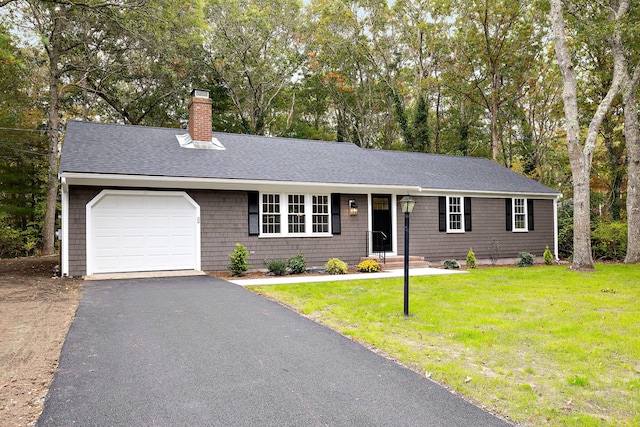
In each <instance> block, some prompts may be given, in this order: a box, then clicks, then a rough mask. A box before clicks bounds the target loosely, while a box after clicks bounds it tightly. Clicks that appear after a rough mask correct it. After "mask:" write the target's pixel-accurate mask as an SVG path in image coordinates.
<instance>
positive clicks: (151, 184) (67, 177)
mask: <svg viewBox="0 0 640 427" xmlns="http://www.w3.org/2000/svg"><path fill="white" fill-rule="evenodd" d="M60 178H62V179H63V180H64V182H65V183H66V184H67V185H86V186H94V187H95V186H117V187H124V186H126V187H145V188H182V189H216V190H261V191H299V190H300V189H301V188H304V189H305V191H318V192H326V191H327V187H329V188H331V191H334V192H343V193H347V192H353V193H385V192H387V193H393V194H405V193H410V194H413V195H424V196H444V195H456V194H460V195H468V196H476V197H505V196H507V197H519V196H520V197H521V196H527V197H536V198H546V199H557V198H559V197H560V196H561V193H542V192H522V191H478V190H464V189H437V188H422V187H420V186H416V185H381V184H371V183H341V182H299V181H271V180H255V179H253V180H252V179H227V178H195V177H172V176H148V175H121V174H102V173H82V172H62V173H60Z"/></svg>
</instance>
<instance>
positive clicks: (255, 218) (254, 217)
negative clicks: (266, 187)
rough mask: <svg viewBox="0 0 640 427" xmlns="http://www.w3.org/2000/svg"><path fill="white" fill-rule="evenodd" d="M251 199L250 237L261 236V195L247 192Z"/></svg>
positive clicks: (255, 192)
mask: <svg viewBox="0 0 640 427" xmlns="http://www.w3.org/2000/svg"><path fill="white" fill-rule="evenodd" d="M247 196H248V199H249V236H258V235H259V234H260V205H259V203H260V195H259V194H258V192H257V191H249V192H247Z"/></svg>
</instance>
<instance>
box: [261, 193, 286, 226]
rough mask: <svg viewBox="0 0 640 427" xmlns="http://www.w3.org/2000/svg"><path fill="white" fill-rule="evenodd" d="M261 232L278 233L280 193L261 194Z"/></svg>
mask: <svg viewBox="0 0 640 427" xmlns="http://www.w3.org/2000/svg"><path fill="white" fill-rule="evenodd" d="M261 211H262V215H261V220H262V232H263V233H264V234H280V223H281V222H282V221H281V217H280V195H279V194H263V195H262V204H261Z"/></svg>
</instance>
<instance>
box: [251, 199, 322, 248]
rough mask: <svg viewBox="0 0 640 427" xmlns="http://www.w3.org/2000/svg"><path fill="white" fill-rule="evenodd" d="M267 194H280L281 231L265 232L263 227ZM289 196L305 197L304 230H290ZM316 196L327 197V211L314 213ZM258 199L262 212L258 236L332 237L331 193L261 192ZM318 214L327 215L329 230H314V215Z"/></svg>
mask: <svg viewBox="0 0 640 427" xmlns="http://www.w3.org/2000/svg"><path fill="white" fill-rule="evenodd" d="M265 195H278V196H279V198H280V212H279V216H280V232H279V233H265V232H264V228H263V225H264V223H263V221H262V220H263V214H264V203H263V197H264V196H265ZM289 196H302V197H303V198H304V224H303V227H304V230H305V231H304V232H290V231H289V226H290V224H289V215H291V214H290V213H289ZM314 196H321V197H325V198H326V201H327V209H326V210H327V212H326V213H321V214H319V213H317V212H315V213H314V210H313V206H314V203H313V201H314ZM258 200H259V201H260V203H259V208H260V213H259V220H260V224H259V230H260V234H259V235H258V237H330V236H332V235H333V234H332V228H333V226H332V218H331V216H332V198H331V194H328V193H303V192H291V193H282V192H270V191H266V192H261V193H260V195H259V197H258ZM317 215H322V216H326V217H327V229H328V231H323V232H314V231H313V228H314V227H313V224H314V222H313V217H314V216H317Z"/></svg>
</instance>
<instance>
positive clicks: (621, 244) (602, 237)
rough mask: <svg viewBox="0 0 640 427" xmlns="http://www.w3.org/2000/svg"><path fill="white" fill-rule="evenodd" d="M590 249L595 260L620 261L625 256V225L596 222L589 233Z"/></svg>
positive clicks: (614, 222)
mask: <svg viewBox="0 0 640 427" xmlns="http://www.w3.org/2000/svg"><path fill="white" fill-rule="evenodd" d="M591 248H592V250H593V256H594V258H596V259H601V260H610V261H620V260H622V259H624V257H625V255H626V254H627V224H626V223H624V222H621V221H606V220H603V221H598V222H596V224H595V228H594V229H593V231H592V232H591Z"/></svg>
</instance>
